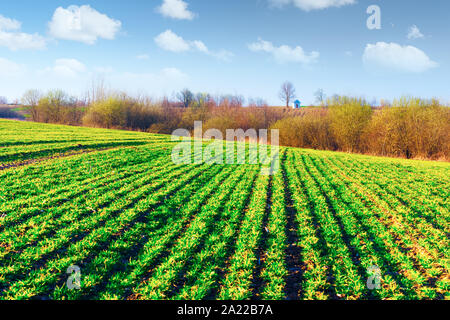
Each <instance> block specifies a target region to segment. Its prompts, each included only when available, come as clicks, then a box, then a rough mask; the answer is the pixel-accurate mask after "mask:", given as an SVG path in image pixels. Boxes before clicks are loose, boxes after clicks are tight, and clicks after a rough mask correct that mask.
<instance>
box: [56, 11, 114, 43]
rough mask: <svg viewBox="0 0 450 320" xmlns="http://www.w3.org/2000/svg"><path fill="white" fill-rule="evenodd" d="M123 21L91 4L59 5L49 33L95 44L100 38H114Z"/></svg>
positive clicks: (57, 36)
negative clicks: (65, 6)
mask: <svg viewBox="0 0 450 320" xmlns="http://www.w3.org/2000/svg"><path fill="white" fill-rule="evenodd" d="M121 26H122V23H121V22H120V21H118V20H114V19H111V18H109V17H108V16H107V15H105V14H102V13H100V12H98V11H97V10H95V9H93V8H91V7H90V6H89V5H84V6H81V7H79V6H74V5H73V6H69V7H68V8H67V9H64V8H62V7H59V8H57V9H56V10H55V13H54V14H53V18H52V20H51V21H50V22H49V23H48V27H49V34H50V35H51V36H53V37H54V38H56V39H63V40H73V41H79V42H83V43H86V44H94V43H95V42H96V41H97V39H98V38H102V39H107V40H113V39H114V38H115V36H116V34H117V33H118V32H119V30H120V28H121Z"/></svg>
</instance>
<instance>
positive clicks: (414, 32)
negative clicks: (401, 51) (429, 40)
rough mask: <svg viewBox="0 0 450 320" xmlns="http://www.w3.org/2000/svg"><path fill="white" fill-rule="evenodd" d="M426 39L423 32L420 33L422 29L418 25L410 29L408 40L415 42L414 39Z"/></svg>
mask: <svg viewBox="0 0 450 320" xmlns="http://www.w3.org/2000/svg"><path fill="white" fill-rule="evenodd" d="M424 37H425V36H424V35H423V34H422V32H420V29H419V28H418V27H417V26H416V25H413V26H411V27H409V30H408V39H410V40H414V39H421V38H424Z"/></svg>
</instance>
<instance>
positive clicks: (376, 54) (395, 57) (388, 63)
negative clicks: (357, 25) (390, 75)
mask: <svg viewBox="0 0 450 320" xmlns="http://www.w3.org/2000/svg"><path fill="white" fill-rule="evenodd" d="M363 62H364V63H365V64H366V65H367V66H369V67H375V68H383V69H388V70H394V71H401V72H412V73H420V72H424V71H427V70H429V69H432V68H435V67H437V66H438V64H437V63H436V62H434V61H432V60H431V59H430V58H429V57H428V56H427V55H426V54H425V52H423V51H422V50H420V49H418V48H416V47H413V46H401V45H399V44H397V43H386V42H377V43H376V44H368V45H367V46H366V49H365V51H364V55H363Z"/></svg>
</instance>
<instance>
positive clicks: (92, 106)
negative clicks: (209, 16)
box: [22, 85, 450, 160]
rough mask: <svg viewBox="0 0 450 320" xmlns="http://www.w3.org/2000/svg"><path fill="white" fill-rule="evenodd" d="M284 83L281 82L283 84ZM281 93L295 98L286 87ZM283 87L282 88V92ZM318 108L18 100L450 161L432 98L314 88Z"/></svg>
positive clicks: (445, 123)
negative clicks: (327, 93)
mask: <svg viewBox="0 0 450 320" xmlns="http://www.w3.org/2000/svg"><path fill="white" fill-rule="evenodd" d="M283 86H284V85H283ZM285 89H286V90H285V91H284V92H285V93H286V97H288V96H289V98H290V99H292V96H293V94H292V89H293V88H291V87H289V86H288V87H286V88H285ZM281 92H283V89H282V91H281ZM316 95H317V96H319V97H320V98H321V99H322V101H321V103H320V105H319V106H316V107H308V108H303V109H300V110H295V109H292V108H289V104H288V107H269V106H268V105H267V104H266V103H265V102H264V101H263V100H261V99H257V100H255V101H250V102H249V103H248V105H247V106H244V99H243V97H241V96H237V95H224V96H218V97H213V96H212V95H210V94H207V93H198V94H194V93H192V92H191V91H189V90H187V89H185V90H183V91H181V92H179V93H178V94H177V95H176V97H175V99H173V100H169V99H168V98H163V99H159V100H154V99H152V98H149V97H146V96H138V97H131V96H130V95H128V94H126V93H121V92H107V91H106V90H104V89H103V88H102V87H99V88H95V89H92V90H91V92H90V93H89V94H88V95H87V96H86V97H85V98H83V99H77V98H75V97H71V96H70V95H68V94H66V93H64V92H63V91H60V90H52V91H49V92H48V93H46V94H41V93H40V92H39V91H36V90H30V91H27V92H26V93H25V94H24V96H23V98H22V103H23V104H24V105H26V106H28V109H29V113H30V117H31V120H32V121H37V122H46V123H58V124H69V125H83V126H90V127H100V128H110V129H125V130H138V131H146V132H152V133H163V134H171V133H172V132H173V131H174V130H176V129H178V128H185V129H188V130H193V126H194V121H202V122H203V130H208V129H212V128H214V129H218V130H220V131H221V132H222V133H223V134H224V136H225V133H226V129H238V128H240V129H243V130H248V129H256V130H259V129H278V130H279V134H280V144H281V145H284V146H293V147H301V148H312V149H321V150H332V151H344V152H354V153H363V154H372V155H380V156H394V157H403V158H422V159H443V160H448V159H450V108H448V106H444V105H442V104H441V103H440V102H439V101H437V100H424V99H419V98H401V99H398V100H394V101H393V102H392V103H387V102H382V105H381V106H380V107H378V108H374V107H373V106H371V105H370V104H369V103H368V102H367V101H366V100H365V99H362V98H353V97H345V96H336V95H335V96H333V97H331V98H328V99H325V98H324V94H323V91H320V90H319V91H318V92H317V93H316Z"/></svg>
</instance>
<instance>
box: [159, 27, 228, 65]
mask: <svg viewBox="0 0 450 320" xmlns="http://www.w3.org/2000/svg"><path fill="white" fill-rule="evenodd" d="M155 43H156V44H157V45H158V46H159V47H160V48H162V49H164V50H166V51H171V52H186V51H198V52H202V53H204V54H207V55H210V56H213V57H215V58H217V59H221V60H226V61H227V60H230V59H231V57H233V53H231V52H229V51H227V50H220V51H211V50H209V49H208V47H207V46H206V45H205V44H204V43H203V42H202V41H200V40H193V41H188V40H185V39H183V38H182V37H180V36H179V35H177V34H175V33H174V32H173V31H172V30H166V31H164V32H162V33H161V34H159V35H158V36H156V37H155Z"/></svg>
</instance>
